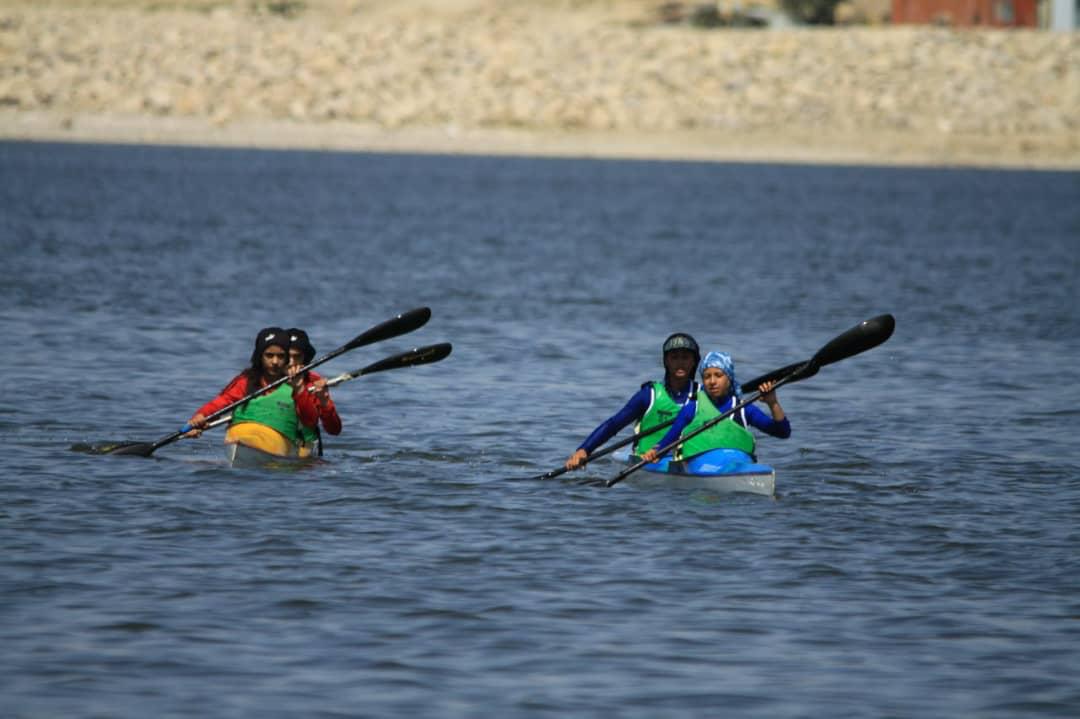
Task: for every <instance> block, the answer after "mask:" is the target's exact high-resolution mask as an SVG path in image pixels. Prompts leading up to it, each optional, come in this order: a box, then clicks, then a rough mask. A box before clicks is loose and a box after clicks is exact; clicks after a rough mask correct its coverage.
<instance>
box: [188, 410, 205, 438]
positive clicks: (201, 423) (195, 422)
mask: <svg viewBox="0 0 1080 719" xmlns="http://www.w3.org/2000/svg"><path fill="white" fill-rule="evenodd" d="M187 423H188V424H190V425H191V426H192V427H193V429H192V430H191V431H190V432H185V433H184V436H185V437H200V436H202V433H203V429H204V428H205V427H206V417H204V416H203V415H201V414H199V413H198V412H196V413H195V414H193V415H192V416H191V419H189V420H188V421H187Z"/></svg>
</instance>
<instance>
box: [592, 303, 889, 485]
mask: <svg viewBox="0 0 1080 719" xmlns="http://www.w3.org/2000/svg"><path fill="white" fill-rule="evenodd" d="M895 328H896V319H895V318H894V317H893V316H892V315H878V316H877V317H873V318H871V319H868V320H865V321H863V322H860V323H859V324H857V325H855V326H854V327H852V328H851V329H850V330H848V331H847V332H844V333H843V334H841V335H839V336H837V337H834V338H833V339H832V340H830V341H829V343H828V344H826V345H825V346H824V347H822V348H821V349H819V350H818V351H817V353H816V354H814V356H813V357H811V358H810V359H809V360H808V361H806V362H802V363H796V364H791V365H788V366H787V367H781V368H780V369H778V370H774V371H773V372H769V373H768V374H765V375H762V376H761V377H755V378H754V379H753V380H751V381H750V382H749V383H747V384H748V385H752V386H754V387H755V390H754V391H753V392H752V393H751V394H750V396H748V397H747V398H746V399H744V400H743V401H741V402H739V403H738V404H736V405H735V406H734V407H732V408H731V409H729V410H727V411H726V412H723V413H722V414H720V415H719V416H717V417H714V418H713V419H711V420H709V421H708V422H706V423H705V424H703V425H702V426H701V427H698V428H697V429H696V430H694V431H693V432H691V433H690V434H685V435H682V436H680V437H678V438H677V439H676V440H675V441H673V442H671V443H669V444H668V445H666V446H664V447H661V448H659V449H658V450H657V456H660V457H663V456H664V455H665V454H667V453H668V452H670V451H671V450H672V449H674V448H675V447H678V446H679V445H681V444H682V443H683V442H685V441H686V440H688V439H690V438H691V437H695V436H697V435H699V434H701V433H702V432H704V431H706V430H707V429H709V428H710V427H712V426H713V425H715V424H716V423H718V422H721V421H723V420H725V419H727V418H728V417H730V416H731V415H733V414H735V413H736V412H738V411H739V410H740V409H742V408H743V407H746V406H747V405H749V404H753V403H754V402H756V401H757V400H758V399H760V398H761V395H762V393H761V391H760V387H761V385H763V384H764V383H765V382H769V381H772V382H775V384H774V385H773V390H775V389H777V388H778V387H780V386H782V385H785V384H790V383H791V382H799V381H801V380H804V379H807V378H809V377H813V376H814V375H816V374H817V373H818V370H820V369H821V368H822V367H824V366H825V365H830V364H833V363H834V362H839V361H840V360H842V359H847V358H848V357H851V356H853V355H857V354H859V353H861V352H865V351H867V350H869V349H873V348H874V347H877V346H878V345H879V344H881V343H882V342H884V341H885V340H887V339H889V337H891V336H892V333H893V330H894V329H895ZM744 386H745V385H744ZM646 464H648V462H646V461H645V460H643V459H642V460H638V461H637V462H635V463H634V464H632V465H630V466H629V467H627V468H626V469H624V470H623V471H621V472H619V473H618V474H617V475H615V476H614V477H612V478H611V479H609V480H608V481H607V482H606V483H605V486H608V487H614V486H615V485H616V484H618V483H619V482H621V481H622V480H624V479H626V478H627V477H628V476H630V475H631V474H633V473H634V472H636V471H638V470H639V469H641V468H642V467H644V466H645V465H646Z"/></svg>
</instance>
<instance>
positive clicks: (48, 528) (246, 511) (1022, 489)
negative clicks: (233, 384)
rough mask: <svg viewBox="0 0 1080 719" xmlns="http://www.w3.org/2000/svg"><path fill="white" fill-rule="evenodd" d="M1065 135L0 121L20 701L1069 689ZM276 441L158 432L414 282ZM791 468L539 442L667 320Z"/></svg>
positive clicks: (1073, 596) (865, 707)
mask: <svg viewBox="0 0 1080 719" xmlns="http://www.w3.org/2000/svg"><path fill="white" fill-rule="evenodd" d="M1078 200H1080V175H1077V174H1067V173H1025V172H991V171H958V170H920V169H877V168H858V167H790V166H753V165H722V164H691V163H649V162H601V161H571V160H536V159H505V158H503V159H496V158H446V157H424V156H381V155H357V154H352V155H351V154H320V153H288V152H278V153H271V152H250V151H221V150H196V149H169V148H158V149H150V148H133V147H93V146H62V145H35V144H0V247H2V248H3V257H4V269H5V272H4V273H3V275H2V277H0V288H2V292H0V300H2V307H0V321H2V327H3V334H4V338H5V343H6V347H7V350H8V353H9V354H8V371H7V381H6V383H5V389H6V391H5V393H4V399H3V400H2V401H0V437H2V440H3V442H4V444H5V446H6V447H7V449H6V451H5V453H4V455H3V459H2V460H0V469H2V475H3V480H2V482H0V580H2V585H0V647H2V648H0V696H2V697H3V700H2V703H3V707H4V709H3V713H4V715H5V716H11V717H57V716H95V717H97V716H100V717H146V716H162V717H166V716H167V717H207V716H211V717H216V716H229V717H235V716H251V717H254V716H258V717H265V716H281V717H285V716H289V717H292V716H305V717H325V716H367V717H385V716H431V717H476V716H508V717H532V716H552V717H556V716H558V717H563V716H578V717H585V716H588V717H613V716H618V717H658V716H718V715H734V716H763V717H764V716H767V717H821V716H834V717H885V716H895V717H903V716H940V717H956V716H982V717H1030V716H1061V717H1065V716H1075V715H1076V713H1077V711H1078V709H1080V679H1078V678H1077V667H1078V666H1080V621H1078V620H1080V559H1078V557H1080V448H1078V442H1077V440H1076V438H1075V434H1076V429H1075V427H1076V424H1077V420H1078V418H1080V417H1078V415H1080V411H1078V406H1080V382H1078V381H1077V372H1076V361H1077V357H1080V309H1078V305H1080V291H1078V287H1080V284H1078V282H1077V275H1078V273H1080V249H1078V248H1080V202H1078ZM421 305H428V306H430V307H431V308H432V309H433V312H434V317H433V319H432V320H431V322H430V323H429V324H428V325H427V326H426V327H424V328H422V329H420V330H419V331H417V332H415V333H413V334H411V335H408V336H405V337H400V338H397V339H394V340H390V341H387V342H385V343H382V344H378V345H373V346H370V347H365V348H362V349H358V350H355V351H354V352H352V353H349V354H346V355H344V356H343V357H340V358H338V359H336V360H334V361H333V362H332V363H329V364H327V365H325V366H324V368H323V369H325V370H326V374H336V373H338V372H341V371H346V370H351V369H355V368H357V367H360V366H363V365H365V364H368V363H370V362H372V361H374V360H376V359H379V358H380V357H382V356H384V355H388V354H392V353H394V352H398V351H401V350H404V349H408V348H410V347H413V346H417V345H421V344H430V343H434V342H439V341H451V342H453V344H454V353H453V355H452V356H451V357H450V358H449V359H447V360H446V361H444V362H443V363H441V364H438V365H432V366H429V367H422V368H416V369H411V370H398V371H392V372H385V373H382V374H378V375H372V376H370V377H364V378H361V379H358V380H356V381H354V382H351V383H349V384H347V385H344V386H342V387H340V388H339V389H338V390H337V391H336V392H335V397H336V399H337V402H338V405H339V408H340V411H341V413H342V415H343V418H344V421H345V432H344V434H342V435H341V436H340V437H338V438H332V439H330V440H329V441H328V449H327V457H326V459H327V461H326V462H325V463H323V464H321V465H318V466H314V467H309V468H306V469H304V470H301V471H292V472H289V471H271V470H261V471H240V470H230V469H228V468H226V467H225V466H224V463H223V459H222V455H221V444H220V441H221V439H220V434H214V435H213V436H210V435H208V436H206V437H204V438H202V439H200V440H184V441H181V442H177V443H175V444H173V445H170V446H168V447H166V448H164V449H162V450H160V451H159V452H158V453H157V454H156V455H155V456H154V458H152V459H138V458H122V457H103V456H94V455H89V454H84V453H80V452H73V451H70V447H71V446H72V445H73V444H77V443H87V442H90V443H92V442H102V441H109V440H124V439H127V440H132V439H134V440H154V439H157V438H159V437H161V436H163V435H166V434H169V433H170V432H172V431H173V430H175V429H176V428H177V427H178V426H179V425H180V424H182V423H183V421H184V420H186V419H187V417H189V416H190V415H191V413H192V412H193V411H194V410H195V409H196V408H197V407H198V406H199V405H200V404H202V403H203V402H204V401H206V400H207V399H209V398H210V397H212V396H213V395H214V394H215V393H216V392H217V390H218V389H219V388H220V387H222V386H223V385H224V384H225V383H226V381H227V380H228V379H229V378H230V377H232V375H233V374H234V373H235V372H236V371H238V370H239V369H240V368H241V367H242V366H243V365H244V364H245V362H246V359H247V356H248V355H249V353H250V349H251V342H252V339H253V335H254V332H255V331H256V330H257V329H258V328H259V327H262V326H265V325H270V324H279V325H284V326H292V325H300V326H304V327H306V328H308V330H309V332H310V334H311V336H312V339H313V341H314V343H315V345H316V347H317V348H318V349H319V351H320V354H322V353H325V352H328V351H329V350H331V349H333V348H335V347H337V346H339V345H342V344H344V343H345V342H347V341H348V340H349V339H351V338H352V337H353V336H355V335H357V334H359V333H360V332H361V331H363V330H365V329H367V328H368V327H370V326H372V325H375V324H377V323H379V322H381V321H383V320H385V319H387V318H389V317H391V316H393V315H395V314H397V313H399V312H401V311H403V310H406V309H409V308H412V307H417V306H421ZM884 312H891V313H893V314H895V315H896V318H897V330H896V334H895V335H894V336H893V338H892V339H891V340H890V341H889V342H888V343H887V344H885V345H883V346H881V347H879V348H877V349H874V350H872V351H870V352H867V353H865V354H863V355H859V356H857V357H854V358H851V359H848V360H846V361H844V362H841V363H837V364H835V365H831V366H829V367H827V368H825V369H823V370H822V371H821V373H820V374H818V375H817V376H816V377H814V378H812V379H810V380H807V381H805V382H802V383H798V384H795V385H791V386H789V387H787V388H785V389H783V390H781V393H780V396H781V400H782V401H783V404H784V406H785V408H786V410H787V412H788V414H789V416H790V417H791V419H792V423H793V429H794V434H793V436H792V438H791V439H790V440H788V441H786V442H784V441H779V440H772V439H769V438H765V439H763V440H762V441H761V457H762V459H763V460H765V461H768V462H769V463H771V464H773V465H774V466H776V467H777V481H778V488H779V491H780V494H781V496H780V498H779V499H777V500H771V499H768V498H763V497H757V496H748V495H736V496H730V495H729V496H712V495H708V494H705V493H701V492H696V493H679V492H645V491H641V490H635V489H633V488H632V487H629V486H626V485H621V486H618V487H616V488H612V489H607V490H605V489H603V488H600V487H595V486H588V485H585V484H582V483H581V482H580V480H581V479H582V478H592V479H602V478H606V477H610V476H612V475H613V474H614V473H615V472H616V471H617V470H618V467H616V466H614V465H613V464H609V463H608V462H606V461H597V462H596V463H594V464H593V465H590V467H589V468H588V469H587V470H586V471H585V472H584V473H582V474H578V475H575V476H573V477H564V478H560V479H559V480H554V481H547V482H539V481H528V480H523V479H522V478H523V477H528V476H530V475H535V474H537V473H541V472H544V471H546V470H548V469H552V468H554V467H556V466H558V465H559V464H560V463H561V462H562V461H563V459H564V458H565V457H566V455H568V454H569V453H570V452H571V451H572V450H573V449H574V447H575V446H576V445H577V443H578V442H579V441H580V440H581V439H582V438H583V437H584V436H585V435H586V434H587V433H588V432H589V431H590V430H591V429H592V427H593V426H594V425H595V424H597V423H598V422H599V421H601V420H602V419H604V418H605V417H606V416H608V415H609V414H611V413H612V412H614V411H615V410H616V409H618V407H620V406H621V405H622V403H623V402H624V401H625V400H626V398H628V397H629V396H630V395H631V394H632V393H633V391H634V390H635V389H636V388H637V386H638V385H639V384H640V383H641V382H643V381H645V380H647V379H650V378H652V377H655V376H657V375H658V373H659V371H660V364H659V361H660V357H659V355H660V353H659V344H660V342H661V341H662V340H663V338H664V337H666V336H667V335H668V334H669V333H671V332H672V331H675V330H683V331H688V332H691V333H693V334H694V335H696V336H697V338H698V339H699V341H700V342H701V343H702V345H703V346H704V347H705V348H707V349H724V350H727V351H729V352H731V353H732V354H733V355H734V357H735V359H736V362H737V369H738V372H739V373H740V374H741V375H742V376H743V377H744V378H745V377H749V376H751V375H756V374H760V373H762V372H765V371H768V370H771V369H774V368H776V367H779V366H782V365H786V364H789V363H791V362H795V361H798V360H803V359H807V358H809V357H810V356H811V355H812V354H813V353H814V352H815V351H816V350H817V349H818V348H819V347H821V346H822V345H823V344H824V343H825V342H827V341H828V340H829V339H831V338H832V337H833V336H835V335H837V334H839V333H840V332H842V331H844V330H846V329H848V328H849V327H851V326H853V325H855V324H856V323H858V322H860V321H861V320H863V319H867V318H869V317H872V316H874V315H877V314H881V313H884Z"/></svg>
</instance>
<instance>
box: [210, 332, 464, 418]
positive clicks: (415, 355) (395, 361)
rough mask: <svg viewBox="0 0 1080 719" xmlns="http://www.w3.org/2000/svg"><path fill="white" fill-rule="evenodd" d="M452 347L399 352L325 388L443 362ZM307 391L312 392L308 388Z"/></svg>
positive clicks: (346, 374) (344, 374)
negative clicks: (407, 368)
mask: <svg viewBox="0 0 1080 719" xmlns="http://www.w3.org/2000/svg"><path fill="white" fill-rule="evenodd" d="M453 349H454V348H453V345H451V344H450V343H449V342H440V343H439V344H435V345H428V346H426V347H416V348H414V349H411V350H409V351H408V352H401V353H400V354H396V355H392V356H390V357H384V358H383V359H381V360H379V361H378V362H372V363H371V364H369V365H367V366H366V367H361V368H360V369H357V370H353V371H352V372H342V373H341V374H339V375H338V376H337V377H334V378H332V379H328V380H326V387H327V389H329V388H330V387H337V386H338V385H339V384H342V383H343V382H348V381H349V380H352V379H356V378H357V377H363V376H364V375H367V374H374V373H376V372H384V371H386V370H388V369H399V368H401V367H416V366H418V365H422V364H431V363H433V362H438V361H440V360H444V359H446V358H447V357H449V356H450V352H451V351H452V350H453ZM308 391H309V392H310V391H313V390H312V389H311V388H310V387H309V388H308ZM231 421H232V415H231V414H226V415H223V416H221V417H218V418H217V419H215V420H214V421H212V422H208V423H207V424H206V427H204V429H213V428H214V427H220V426H221V425H223V424H228V423H229V422H231Z"/></svg>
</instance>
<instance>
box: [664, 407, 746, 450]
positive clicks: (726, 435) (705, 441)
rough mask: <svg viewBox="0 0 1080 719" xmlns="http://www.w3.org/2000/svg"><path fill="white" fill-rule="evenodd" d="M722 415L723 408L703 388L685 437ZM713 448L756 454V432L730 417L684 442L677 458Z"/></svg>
mask: <svg viewBox="0 0 1080 719" xmlns="http://www.w3.org/2000/svg"><path fill="white" fill-rule="evenodd" d="M721 414H722V413H721V412H720V410H718V409H717V408H716V405H715V404H713V402H712V400H711V399H709V395H708V394H707V393H706V392H705V390H701V391H699V392H698V395H697V407H696V409H695V411H694V418H693V419H692V420H690V424H688V425H686V429H684V430H683V432H682V436H684V437H685V436H687V435H688V434H690V433H691V432H693V431H694V430H696V429H699V428H700V427H701V426H702V425H704V424H705V423H706V422H708V421H710V420H713V419H716V418H717V417H719V416H720V415H721ZM710 449H739V450H742V451H743V452H746V453H747V454H749V455H751V456H752V455H753V454H754V435H753V434H751V433H750V430H748V429H747V428H746V427H743V426H742V425H740V424H739V423H738V422H736V421H735V418H734V417H728V418H727V419H723V420H721V421H719V422H717V423H716V424H714V425H713V426H712V427H710V428H709V429H707V430H705V431H704V432H702V433H701V434H699V435H697V436H695V437H691V438H690V439H688V440H687V441H686V442H684V443H683V444H682V445H681V446H680V447H679V449H677V450H676V453H675V459H677V460H682V459H686V458H688V457H693V456H695V455H698V454H701V453H702V452H708V451H709V450H710Z"/></svg>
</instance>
